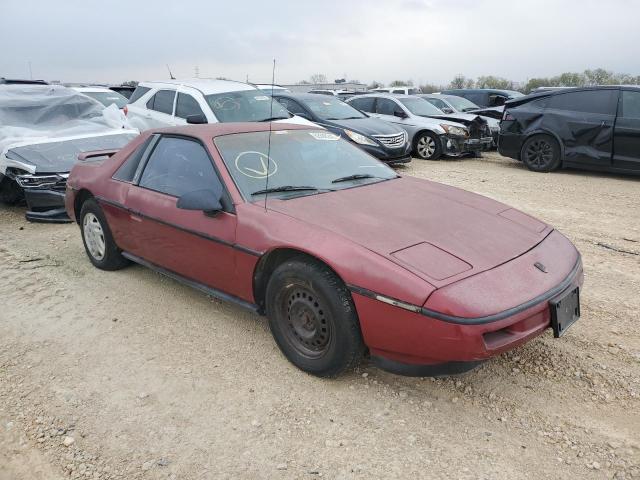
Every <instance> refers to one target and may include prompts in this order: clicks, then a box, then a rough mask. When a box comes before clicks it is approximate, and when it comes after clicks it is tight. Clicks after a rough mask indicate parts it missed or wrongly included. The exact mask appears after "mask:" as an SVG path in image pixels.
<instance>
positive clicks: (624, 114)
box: [613, 90, 640, 170]
mask: <svg viewBox="0 0 640 480" xmlns="http://www.w3.org/2000/svg"><path fill="white" fill-rule="evenodd" d="M613 135H614V137H613V166H614V167H615V168H624V169H629V170H640V91H637V90H622V92H621V94H620V103H619V107H618V117H617V119H616V124H615V129H614V134H613Z"/></svg>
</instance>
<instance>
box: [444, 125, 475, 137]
mask: <svg viewBox="0 0 640 480" xmlns="http://www.w3.org/2000/svg"><path fill="white" fill-rule="evenodd" d="M440 126H441V127H442V128H443V130H444V131H445V132H447V133H448V134H449V135H454V136H456V137H468V136H469V130H467V129H466V128H463V127H454V126H453V125H447V124H446V123H441V124H440Z"/></svg>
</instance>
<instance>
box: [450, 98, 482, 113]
mask: <svg viewBox="0 0 640 480" xmlns="http://www.w3.org/2000/svg"><path fill="white" fill-rule="evenodd" d="M447 102H449V103H450V104H451V105H452V106H453V108H455V109H456V110H457V111H458V112H468V111H469V110H477V109H478V108H480V107H479V106H478V105H476V104H475V103H473V102H472V101H471V100H467V99H466V98H463V97H453V96H452V97H447Z"/></svg>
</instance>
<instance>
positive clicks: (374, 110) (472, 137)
mask: <svg viewBox="0 0 640 480" xmlns="http://www.w3.org/2000/svg"><path fill="white" fill-rule="evenodd" d="M347 103H349V104H350V105H352V106H354V107H355V108H357V109H358V110H361V111H363V112H366V113H367V114H369V115H371V116H372V117H376V118H380V119H382V120H385V121H387V122H391V123H395V124H396V125H399V126H401V127H402V128H404V129H405V130H406V131H407V133H408V134H409V140H410V141H411V145H412V147H413V153H414V155H416V156H417V157H418V158H421V159H423V160H437V159H438V158H440V157H441V156H442V155H450V156H461V155H465V154H479V153H480V152H482V151H483V150H487V149H489V148H490V146H491V144H492V142H493V139H492V138H491V135H490V132H489V131H488V128H487V124H486V122H483V121H478V120H470V121H466V120H458V121H455V122H454V121H451V120H449V119H447V118H446V117H447V115H445V114H444V113H442V112H440V113H442V115H438V114H437V113H438V110H437V109H435V112H434V107H433V105H431V104H430V103H429V102H427V101H426V100H424V99H422V98H419V97H416V96H411V95H391V94H385V93H378V94H370V95H361V96H359V97H354V98H350V99H349V100H347ZM434 116H435V117H436V118H434Z"/></svg>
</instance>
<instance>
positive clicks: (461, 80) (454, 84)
mask: <svg viewBox="0 0 640 480" xmlns="http://www.w3.org/2000/svg"><path fill="white" fill-rule="evenodd" d="M469 81H471V82H473V80H471V79H470V78H467V77H465V76H464V75H462V74H458V75H456V76H455V77H453V80H451V83H450V84H449V88H472V87H469Z"/></svg>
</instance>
